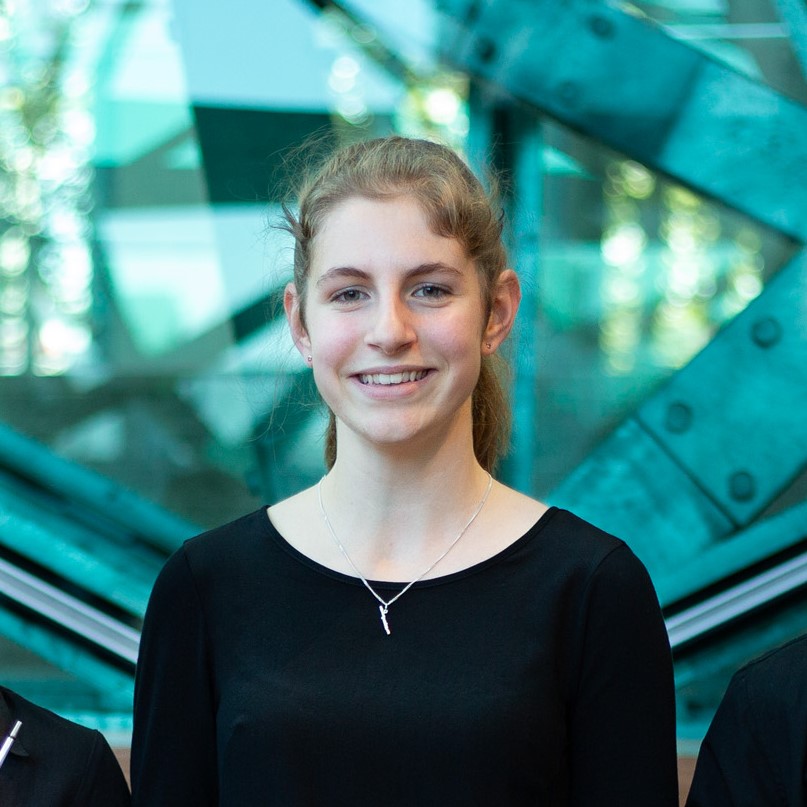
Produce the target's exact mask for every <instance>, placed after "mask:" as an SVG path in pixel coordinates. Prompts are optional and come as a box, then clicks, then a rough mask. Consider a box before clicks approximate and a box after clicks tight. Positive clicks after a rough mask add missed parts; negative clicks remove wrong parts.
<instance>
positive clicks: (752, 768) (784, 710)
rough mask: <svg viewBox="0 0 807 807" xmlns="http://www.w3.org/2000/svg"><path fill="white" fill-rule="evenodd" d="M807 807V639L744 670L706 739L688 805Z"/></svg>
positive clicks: (736, 675) (795, 641)
mask: <svg viewBox="0 0 807 807" xmlns="http://www.w3.org/2000/svg"><path fill="white" fill-rule="evenodd" d="M805 804H807V636H801V637H800V638H798V639H795V640H793V641H791V642H788V643H787V644H785V645H783V646H782V647H779V648H776V649H775V650H772V651H770V652H768V653H765V655H763V656H761V657H760V658H758V659H755V660H754V661H751V662H749V663H748V664H746V665H745V666H744V667H742V668H741V669H740V670H738V671H737V672H736V673H735V674H734V676H733V677H732V679H731V682H730V683H729V687H728V689H727V690H726V694H725V696H724V697H723V700H722V701H721V702H720V706H719V707H718V709H717V712H716V713H715V716H714V719H713V720H712V724H711V725H710V726H709V731H708V732H707V733H706V737H705V738H704V741H703V744H702V745H701V749H700V753H699V754H698V762H697V765H696V767H695V775H694V777H693V779H692V787H691V789H690V791H689V797H688V799H687V807H803V805H805Z"/></svg>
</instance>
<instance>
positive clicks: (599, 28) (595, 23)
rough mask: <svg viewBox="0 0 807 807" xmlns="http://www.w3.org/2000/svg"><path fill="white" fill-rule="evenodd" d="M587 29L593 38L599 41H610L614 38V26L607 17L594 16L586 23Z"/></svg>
mask: <svg viewBox="0 0 807 807" xmlns="http://www.w3.org/2000/svg"><path fill="white" fill-rule="evenodd" d="M588 27H589V28H591V30H592V32H593V33H594V36H598V37H599V38H600V39H611V38H613V36H614V24H613V22H611V20H609V19H608V18H607V17H603V16H601V15H599V14H595V15H594V16H593V17H591V18H590V19H589V21H588Z"/></svg>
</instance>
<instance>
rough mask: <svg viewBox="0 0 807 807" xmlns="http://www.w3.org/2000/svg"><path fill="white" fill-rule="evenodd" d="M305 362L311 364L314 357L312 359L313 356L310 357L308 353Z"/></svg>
mask: <svg viewBox="0 0 807 807" xmlns="http://www.w3.org/2000/svg"><path fill="white" fill-rule="evenodd" d="M305 360H306V361H307V362H308V363H309V364H311V362H312V361H314V357H313V356H312V355H311V354H310V353H309V354H308V355H307V356H306V357H305Z"/></svg>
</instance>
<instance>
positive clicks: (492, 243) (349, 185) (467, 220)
mask: <svg viewBox="0 0 807 807" xmlns="http://www.w3.org/2000/svg"><path fill="white" fill-rule="evenodd" d="M400 195H408V196H411V197H413V198H414V199H415V200H416V201H417V202H418V204H419V205H420V206H421V209H422V210H423V212H424V214H425V215H426V218H427V220H428V222H429V225H430V226H431V228H432V230H433V231H434V232H435V233H436V234H438V235H441V236H445V237H447V238H455V239H456V240H457V241H459V243H460V244H461V245H462V246H463V248H464V249H465V252H466V254H467V255H468V257H469V258H471V259H472V260H473V261H474V264H475V265H476V269H477V271H478V273H479V278H480V283H481V286H482V295H483V303H484V310H485V320H487V317H488V315H489V313H490V310H491V306H492V302H493V294H494V289H495V287H496V280H497V279H498V277H499V275H500V274H501V273H502V272H503V271H504V270H505V269H506V268H507V251H506V250H505V247H504V244H503V242H502V216H501V213H500V210H499V208H498V205H497V204H496V203H495V201H494V199H493V196H492V195H491V196H488V194H487V193H486V192H485V190H484V188H483V187H482V184H481V183H480V181H479V180H478V179H477V178H476V176H474V174H473V172H472V171H471V170H470V169H469V168H468V166H467V165H466V164H465V163H464V162H463V161H462V160H461V159H460V158H459V157H458V156H457V154H455V153H454V152H453V151H452V150H451V149H449V148H447V147H446V146H443V145H440V144H438V143H433V142H431V141H428V140H417V139H411V138H405V137H399V136H390V137H383V138H378V139H374V140H366V141H363V142H360V143H354V144H352V145H349V146H345V147H344V148H341V149H339V150H337V151H336V152H335V153H333V154H332V155H331V156H330V157H328V158H327V159H326V160H325V161H324V162H323V163H322V164H321V165H320V166H319V168H318V169H317V170H315V171H314V172H313V173H312V174H311V175H310V176H309V177H308V179H307V180H305V181H304V183H303V185H302V187H301V188H300V191H299V193H298V201H299V213H298V214H297V215H295V214H294V213H293V212H292V211H291V210H290V209H289V208H288V207H286V206H284V208H283V212H284V216H285V222H286V223H285V229H287V230H288V231H289V232H290V233H291V234H292V235H293V237H294V242H295V244H294V284H295V287H296V289H297V294H298V296H299V299H300V316H301V319H302V324H303V326H305V300H306V286H307V280H308V274H309V271H310V268H311V256H312V251H313V246H314V239H315V238H316V236H317V234H318V233H319V232H320V231H321V229H322V227H323V223H324V221H325V218H326V217H327V215H328V213H329V212H330V211H331V210H333V208H334V207H336V206H337V205H338V204H339V203H340V202H343V201H345V200H346V199H349V198H351V197H355V196H360V197H365V198H368V199H389V198H392V197H395V196H400ZM507 370H508V367H507V363H506V362H505V361H504V360H503V359H502V358H501V357H500V356H498V355H497V354H493V355H488V356H483V357H482V365H481V370H480V373H479V379H478V381H477V384H476V387H475V388H474V391H473V395H472V399H471V408H472V417H473V444H474V453H475V455H476V458H477V460H478V461H479V463H480V465H481V466H482V467H483V468H485V469H486V470H488V471H492V470H493V469H494V467H495V465H496V462H497V460H498V459H499V457H500V456H502V455H503V454H504V453H505V451H506V450H507V447H508V444H509V439H510V423H511V416H510V407H509V401H508V398H507V394H506V393H505V389H504V386H503V380H504V377H505V376H506V371H507ZM335 461H336V419H335V417H334V415H333V412H331V413H330V422H329V425H328V432H327V435H326V443H325V463H326V466H327V467H328V468H330V467H331V466H332V465H333V464H334V462H335Z"/></svg>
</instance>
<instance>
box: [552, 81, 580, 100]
mask: <svg viewBox="0 0 807 807" xmlns="http://www.w3.org/2000/svg"><path fill="white" fill-rule="evenodd" d="M555 92H556V93H557V96H558V98H559V99H560V101H562V102H563V103H564V104H566V105H567V106H572V105H574V104H576V103H577V100H578V99H579V98H580V87H579V86H578V85H577V84H576V83H575V82H574V81H563V82H561V83H560V84H558V88H557V90H556V91H555Z"/></svg>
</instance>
